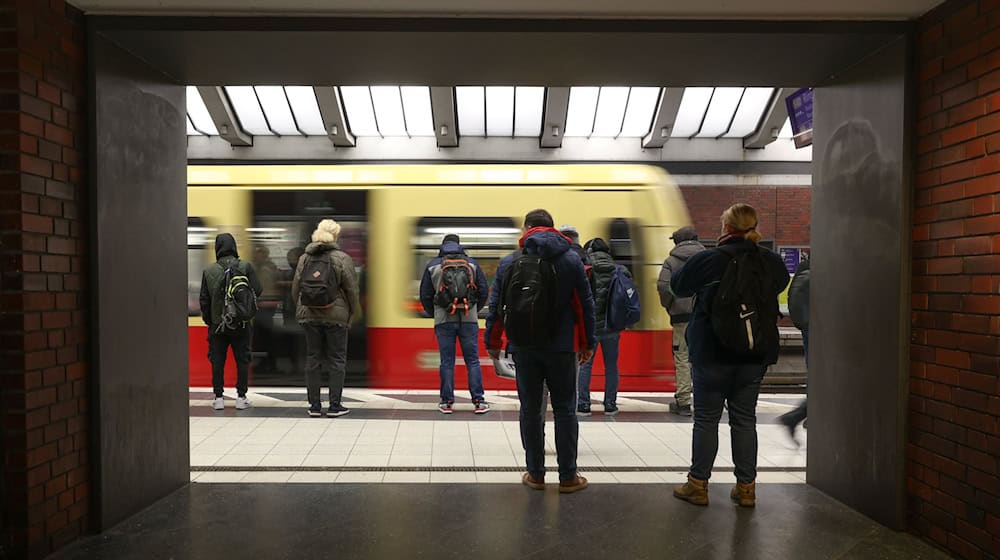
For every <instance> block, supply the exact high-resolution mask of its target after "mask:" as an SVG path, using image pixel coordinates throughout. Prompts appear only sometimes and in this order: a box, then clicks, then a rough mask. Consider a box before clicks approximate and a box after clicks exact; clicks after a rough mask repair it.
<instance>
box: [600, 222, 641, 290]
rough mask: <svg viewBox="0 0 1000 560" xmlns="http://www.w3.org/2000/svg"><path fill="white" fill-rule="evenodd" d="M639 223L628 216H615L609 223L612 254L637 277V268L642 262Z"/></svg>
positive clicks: (609, 243)
mask: <svg viewBox="0 0 1000 560" xmlns="http://www.w3.org/2000/svg"><path fill="white" fill-rule="evenodd" d="M637 233H638V223H636V221H635V220H629V219H627V218H614V219H612V220H611V222H610V223H609V224H608V245H610V246H611V256H612V257H614V258H615V261H616V262H617V263H618V264H621V265H623V266H624V267H625V268H627V269H628V270H629V272H630V273H632V277H633V278H636V268H637V267H638V266H639V265H641V264H642V247H641V238H640V236H639V235H636V234H637Z"/></svg>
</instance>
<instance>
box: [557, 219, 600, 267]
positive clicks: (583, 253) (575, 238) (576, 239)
mask: <svg viewBox="0 0 1000 560" xmlns="http://www.w3.org/2000/svg"><path fill="white" fill-rule="evenodd" d="M559 233H561V234H563V235H565V236H566V237H568V238H569V241H570V247H569V248H570V250H572V251H573V252H574V253H576V255H577V256H578V257H580V260H581V261H583V266H585V267H588V266H591V265H592V264H593V263H592V262H590V253H588V252H587V250H586V249H584V248H583V246H581V245H580V232H579V231H577V229H576V227H575V226H571V225H569V224H563V225H561V226H559Z"/></svg>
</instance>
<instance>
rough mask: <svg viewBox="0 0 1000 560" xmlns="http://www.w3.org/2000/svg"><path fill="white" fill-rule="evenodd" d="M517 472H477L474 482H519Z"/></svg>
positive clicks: (519, 475) (519, 474)
mask: <svg viewBox="0 0 1000 560" xmlns="http://www.w3.org/2000/svg"><path fill="white" fill-rule="evenodd" d="M521 474H522V473H519V472H477V473H476V482H481V483H484V484H520V483H521Z"/></svg>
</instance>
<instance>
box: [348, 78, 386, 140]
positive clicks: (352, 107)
mask: <svg viewBox="0 0 1000 560" xmlns="http://www.w3.org/2000/svg"><path fill="white" fill-rule="evenodd" d="M340 97H341V99H343V101H344V112H345V113H346V114H347V122H348V125H349V128H350V129H351V133H352V134H354V135H355V136H379V132H378V125H376V124H375V109H374V107H372V98H371V93H369V91H368V86H341V87H340Z"/></svg>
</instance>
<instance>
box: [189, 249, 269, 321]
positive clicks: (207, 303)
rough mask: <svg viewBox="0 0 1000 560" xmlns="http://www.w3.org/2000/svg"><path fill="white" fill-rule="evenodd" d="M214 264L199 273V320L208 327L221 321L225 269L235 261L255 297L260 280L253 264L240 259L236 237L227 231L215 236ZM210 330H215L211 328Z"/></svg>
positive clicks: (224, 296) (258, 295)
mask: <svg viewBox="0 0 1000 560" xmlns="http://www.w3.org/2000/svg"><path fill="white" fill-rule="evenodd" d="M215 260H216V262H215V264H210V265H208V266H207V267H205V270H204V272H202V273H201V295H200V297H199V298H198V299H199V303H200V304H201V320H202V321H204V322H205V324H206V325H208V326H209V327H214V326H215V325H219V324H221V323H222V311H223V308H224V307H225V304H226V286H224V285H223V284H224V283H225V281H226V269H227V268H229V267H230V266H232V265H233V263H237V264H236V267H237V269H238V270H239V271H240V272H242V273H243V274H244V275H245V276H246V277H247V280H249V281H250V287H251V288H253V291H254V293H255V294H257V297H260V293H261V286H260V280H258V279H257V273H256V271H255V270H254V268H253V265H252V264H250V263H248V262H246V261H241V260H240V255H239V252H238V251H237V249H236V239H235V238H234V237H233V236H232V235H231V234H228V233H220V234H219V235H217V236H215ZM210 332H215V329H214V328H213V329H211V330H210Z"/></svg>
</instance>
